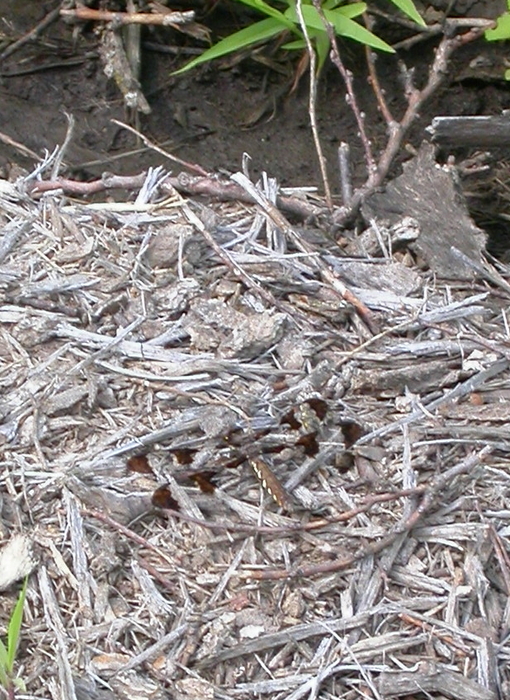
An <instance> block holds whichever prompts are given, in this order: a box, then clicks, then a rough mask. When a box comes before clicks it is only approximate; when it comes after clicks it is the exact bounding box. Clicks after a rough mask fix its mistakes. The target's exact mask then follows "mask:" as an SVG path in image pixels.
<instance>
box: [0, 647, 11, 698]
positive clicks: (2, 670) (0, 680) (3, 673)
mask: <svg viewBox="0 0 510 700" xmlns="http://www.w3.org/2000/svg"><path fill="white" fill-rule="evenodd" d="M7 659H8V654H7V649H6V647H5V644H4V643H3V642H2V640H1V639H0V685H3V687H4V688H7V687H8V685H9V674H8V672H7Z"/></svg>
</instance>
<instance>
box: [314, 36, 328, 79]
mask: <svg viewBox="0 0 510 700" xmlns="http://www.w3.org/2000/svg"><path fill="white" fill-rule="evenodd" d="M330 48H331V42H330V41H329V37H328V35H327V34H326V32H321V33H320V34H319V36H318V37H317V39H316V40H315V51H316V52H317V73H320V72H321V69H322V67H323V65H324V63H325V62H326V59H327V57H328V54H329V50H330Z"/></svg>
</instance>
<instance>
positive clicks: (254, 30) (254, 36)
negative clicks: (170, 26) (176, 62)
mask: <svg viewBox="0 0 510 700" xmlns="http://www.w3.org/2000/svg"><path fill="white" fill-rule="evenodd" d="M286 29H287V27H286V25H284V24H282V23H281V22H280V21H279V20H277V19H274V18H273V17H269V18H268V19H263V20H261V21H260V22H255V24H251V25H250V26H249V27H245V29H241V30H240V31H238V32H235V33H234V34H231V35H230V36H227V37H226V38H225V39H222V40H221V41H219V42H218V43H217V44H215V45H214V46H211V48H210V49H207V50H206V51H204V53H203V54H201V55H200V56H198V57H197V58H194V59H193V60H192V61H190V62H189V63H187V64H186V65H185V66H183V67H182V68H179V70H176V71H174V72H173V73H172V75H179V74H180V73H184V72H185V71H188V70H191V69H192V68H195V66H198V65H200V64H201V63H206V62H207V61H212V60H213V59H214V58H219V57H220V56H226V55H227V54H229V53H235V52H236V51H239V50H240V49H244V48H245V47H246V46H250V45H251V44H258V43H259V42H261V41H267V39H271V38H272V37H273V36H276V34H281V32H283V31H285V30H286Z"/></svg>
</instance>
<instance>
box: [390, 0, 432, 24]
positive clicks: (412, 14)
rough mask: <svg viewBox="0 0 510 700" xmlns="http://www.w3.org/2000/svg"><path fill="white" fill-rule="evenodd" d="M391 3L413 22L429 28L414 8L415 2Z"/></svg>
mask: <svg viewBox="0 0 510 700" xmlns="http://www.w3.org/2000/svg"><path fill="white" fill-rule="evenodd" d="M391 2H392V3H393V4H394V5H395V6H396V7H398V9H399V10H401V11H402V12H403V13H404V14H405V15H407V16H408V17H409V18H410V19H412V20H413V22H416V24H419V25H420V26H421V27H426V26H427V23H426V22H425V20H424V19H423V17H422V16H421V15H420V13H419V12H418V10H417V9H416V7H415V6H414V2H413V0H391Z"/></svg>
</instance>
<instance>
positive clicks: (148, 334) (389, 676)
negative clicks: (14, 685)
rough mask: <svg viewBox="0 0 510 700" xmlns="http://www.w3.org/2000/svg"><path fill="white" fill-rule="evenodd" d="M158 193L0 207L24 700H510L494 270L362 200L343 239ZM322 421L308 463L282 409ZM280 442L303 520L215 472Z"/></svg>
mask: <svg viewBox="0 0 510 700" xmlns="http://www.w3.org/2000/svg"><path fill="white" fill-rule="evenodd" d="M429 155H430V154H429V153H428V152H425V153H421V154H420V155H419V156H418V159H416V160H414V161H412V164H411V165H409V166H408V167H409V168H410V169H411V171H412V172H411V173H409V172H408V175H409V174H410V175H411V176H412V178H416V177H418V175H419V173H418V175H417V171H420V169H421V170H423V169H424V168H425V165H424V163H425V162H426V160H427V158H429ZM420 158H421V160H420ZM428 167H429V168H433V169H435V172H436V175H437V176H438V177H440V178H445V177H446V178H447V179H448V178H449V177H450V176H448V177H447V176H445V175H444V172H445V170H444V169H440V168H438V167H436V166H435V165H434V166H432V165H431V164H430V163H429V166H428ZM429 174H430V171H428V173H427V177H428V176H429ZM163 177H164V173H162V172H160V171H159V172H157V173H156V177H155V173H151V174H150V176H149V177H148V179H147V182H146V186H144V187H143V188H142V190H141V191H140V193H139V194H138V196H137V197H136V199H134V201H132V202H131V203H121V202H117V201H102V202H101V201H96V202H95V203H87V202H86V201H84V200H83V201H79V200H71V199H68V198H67V197H65V196H63V195H62V194H59V193H58V192H57V193H50V194H47V195H45V196H42V197H36V196H31V195H30V190H31V185H33V182H32V183H31V184H30V181H29V179H28V178H27V179H25V180H19V181H18V182H17V183H14V184H12V183H7V182H4V183H3V186H2V191H1V199H0V212H1V221H2V223H1V225H2V237H1V240H0V289H1V293H2V303H1V306H0V386H1V395H0V441H1V442H0V444H1V491H0V494H1V518H0V527H1V537H2V539H3V541H4V544H5V548H4V549H3V550H2V551H1V552H0V585H1V587H2V589H3V591H4V592H3V593H1V594H0V621H1V626H2V629H4V628H6V626H7V624H8V619H9V615H10V611H11V610H12V607H13V605H14V602H15V599H16V596H17V587H16V585H13V584H14V583H15V579H20V578H21V577H23V576H25V575H26V574H27V572H29V571H30V572H31V575H30V577H29V586H28V599H27V603H26V606H25V622H24V626H23V631H22V644H21V648H20V651H19V656H18V662H19V667H18V668H19V671H20V674H21V676H22V677H23V679H24V681H25V684H26V687H27V693H28V694H27V695H23V697H34V698H35V697H37V698H55V699H57V698H58V699H59V700H60V699H61V698H66V699H67V698H69V699H71V700H74V699H75V698H78V700H84V699H85V698H97V699H102V698H103V699H104V700H108V699H110V698H119V699H120V700H124V699H128V698H129V699H130V700H133V699H135V698H136V699H140V700H146V699H147V700H148V699H151V700H159V699H163V698H176V699H178V700H204V699H212V698H217V699H218V700H227V699H234V698H235V699H237V698H240V699H243V698H251V697H259V698H268V699H269V698H271V699H278V700H299V699H300V698H323V699H324V700H329V699H333V698H345V699H346V700H349V699H351V698H352V699H353V700H354V699H357V698H374V699H380V698H399V697H401V698H407V699H408V700H410V699H415V700H419V699H421V698H452V699H454V700H475V699H476V700H497V699H498V698H500V699H504V698H509V697H510V674H509V672H508V659H509V654H510V645H509V637H508V632H509V627H510V606H509V603H508V592H509V590H510V567H509V552H508V550H509V546H508V536H509V532H510V529H509V528H510V523H509V520H510V509H509V507H508V499H507V493H508V491H507V489H509V488H510V474H509V470H508V457H507V456H508V452H509V449H510V434H509V430H508V422H509V417H510V409H509V406H510V401H509V400H510V370H509V366H510V347H509V329H508V322H507V308H508V299H509V290H510V287H509V286H508V283H507V282H506V277H508V273H509V268H508V267H507V266H504V265H501V264H499V263H497V262H494V261H493V262H494V264H490V263H489V262H486V261H485V259H484V257H483V254H482V253H483V235H482V234H481V232H480V231H476V230H472V229H473V227H472V224H471V223H470V222H469V223H468V224H466V226H467V229H466V231H465V232H464V235H465V246H466V248H465V249H463V240H462V232H459V227H458V226H457V228H456V230H455V232H454V235H455V240H454V241H453V242H452V241H451V240H449V238H448V235H449V233H448V221H447V219H446V218H445V219H443V220H444V227H442V228H441V221H438V220H437V217H436V219H435V220H434V227H433V230H432V229H431V228H430V227H428V228H427V226H426V222H427V221H428V219H427V212H426V211H425V212H420V211H419V210H417V209H416V208H413V207H411V209H410V215H409V216H407V217H406V216H405V211H403V213H402V215H401V216H397V215H395V207H389V209H391V212H392V214H391V216H390V217H388V216H385V215H384V212H383V213H381V210H380V208H379V209H378V208H377V201H376V200H375V199H373V200H372V201H371V202H368V203H367V204H366V205H365V207H366V210H365V211H364V216H365V218H366V220H367V222H368V227H367V228H366V231H365V232H364V233H363V234H362V235H361V236H354V235H352V236H351V235H348V234H347V233H345V234H342V235H341V236H340V237H339V238H338V240H335V238H334V237H333V236H328V235H327V234H326V233H324V231H322V230H321V229H320V227H319V228H317V227H313V226H312V225H308V224H307V225H302V224H300V225H293V224H291V223H289V222H288V221H286V220H285V219H284V217H283V215H280V217H281V218H280V219H278V216H276V217H275V214H274V210H273V209H271V206H270V205H269V204H268V208H265V207H264V203H270V201H271V200H272V199H273V200H274V193H275V183H272V182H271V181H270V180H269V179H267V180H266V181H265V182H264V183H263V185H260V186H258V189H257V192H258V193H259V195H257V194H256V193H255V194H254V196H259V199H260V201H259V202H258V204H246V203H241V202H230V203H218V202H211V201H207V200H205V199H200V198H195V199H193V198H184V197H182V196H180V195H178V194H177V193H176V192H175V191H172V190H171V189H167V190H166V191H165V193H164V194H162V191H161V188H160V187H159V185H160V183H161V178H163ZM401 177H404V176H401ZM238 182H240V183H241V184H242V185H244V186H246V187H248V189H249V187H250V185H249V184H247V182H246V181H245V179H243V178H242V177H238ZM448 182H450V180H448ZM404 184H405V183H404ZM29 185H30V186H29ZM252 187H253V188H254V186H252ZM448 187H449V185H448V183H447V184H446V185H445V183H444V182H442V181H441V184H440V185H439V186H438V185H437V182H433V183H432V190H434V191H435V192H436V197H437V196H438V195H437V193H439V199H440V200H441V201H446V200H448V194H447V192H449V190H448ZM452 187H453V185H452ZM452 191H453V190H452ZM252 194H253V193H252ZM284 194H286V195H288V196H292V197H294V198H296V199H298V200H299V199H302V200H303V201H307V200H308V201H313V203H314V205H319V204H320V202H319V200H318V198H316V197H315V196H314V195H313V194H310V193H307V192H305V191H295V190H294V191H288V192H286V193H284ZM399 194H400V195H402V196H404V197H406V198H408V196H409V193H408V192H406V189H405V187H404V188H402V180H400V181H399V180H398V179H397V181H395V182H394V183H392V184H391V186H390V187H389V190H388V193H387V196H388V197H393V196H399ZM420 194H422V193H420V192H417V193H416V195H417V197H418V195H420ZM431 196H432V194H431ZM385 201H386V202H387V201H388V200H387V199H386V200H385ZM434 206H435V205H434ZM437 206H439V204H438V205H437ZM449 206H451V211H450V214H452V212H453V213H454V214H455V206H459V207H461V204H459V202H458V198H457V199H455V197H454V196H453V195H452V197H451V201H450V205H449ZM459 212H460V209H459V211H457V212H456V213H457V215H458V217H459V218H458V219H457V220H458V221H463V219H462V216H464V213H463V212H460V213H459ZM421 227H424V230H425V234H424V241H423V242H422V243H420V244H419V242H420V235H421ZM454 228H455V227H454V226H452V230H453V229H454ZM434 235H435V238H433V236H434ZM477 237H478V238H477ZM474 241H478V242H477V243H475V242H474ZM413 246H414V247H413ZM219 255H221V257H219ZM427 255H428V256H429V257H428V258H427ZM441 256H443V257H441ZM438 260H439V262H438ZM455 260H457V261H459V263H458V264H459V270H461V273H459V275H458V276H456V275H455V271H454V269H453V268H452V265H453V266H454V263H455ZM445 261H446V262H445ZM452 261H453V262H452ZM436 265H437V268H436V269H435V266H436ZM448 265H450V268H448ZM445 266H446V267H445ZM448 269H450V270H451V272H452V274H451V275H450V278H449V279H445V277H444V275H445V270H448ZM343 285H346V287H347V289H348V290H349V291H350V292H351V293H352V295H353V298H355V299H357V300H360V302H361V304H362V305H366V306H367V307H368V309H369V310H370V323H368V325H367V319H366V318H363V315H362V314H360V313H359V309H356V308H355V305H354V306H353V304H352V303H350V302H349V301H345V299H346V298H349V296H348V295H347V296H346V295H345V294H344V292H345V289H344V287H343ZM369 325H372V327H371V328H369V327H368V326H369ZM313 400H320V401H325V402H326V404H327V412H326V414H325V415H324V416H323V420H322V421H321V426H320V428H318V430H317V440H318V447H319V450H318V452H316V454H309V455H306V454H304V453H303V449H302V448H300V447H299V446H293V445H292V444H291V437H292V430H291V429H290V428H289V427H288V426H286V427H284V426H283V424H282V417H284V416H285V415H287V414H288V413H289V411H293V410H295V407H296V406H299V405H302V404H303V402H306V401H309V402H310V404H311V403H312V401H313ZM314 430H315V428H314ZM352 430H354V431H357V434H356V435H355V437H354V439H351V438H349V437H348V433H349V431H351V432H352ZM229 435H230V436H234V437H235V440H236V442H235V445H234V448H233V447H232V445H229V444H227V442H226V437H227V436H229ZM271 440H273V441H275V442H276V441H277V440H287V441H288V445H287V444H286V445H285V448H284V449H283V450H282V451H280V452H276V451H275V452H273V453H271V452H270V451H269V450H267V453H268V454H267V456H264V460H266V463H267V464H268V465H269V466H270V467H271V468H272V470H273V474H274V475H275V476H276V478H277V479H278V481H279V483H280V484H281V485H282V486H283V487H285V490H286V493H287V494H288V498H289V503H291V502H292V507H288V508H283V509H282V508H280V507H279V506H278V504H277V503H275V501H274V500H273V498H271V495H270V494H268V492H267V490H265V489H264V488H263V486H262V484H261V482H260V481H259V480H258V479H257V477H256V475H255V473H254V471H253V469H252V468H251V467H250V462H249V461H242V460H240V461H241V463H240V464H239V465H238V466H235V467H232V468H226V466H225V461H226V460H227V461H228V457H225V455H226V454H230V452H231V450H232V449H234V451H235V452H237V453H238V452H239V451H242V450H243V449H245V450H247V451H248V452H249V451H250V450H251V451H252V452H253V451H254V450H256V449H257V446H258V445H260V447H261V449H263V448H264V447H265V448H267V446H268V444H270V441H271ZM297 442H299V440H298V441H297ZM351 443H353V444H351ZM185 451H187V453H188V454H193V460H194V461H193V465H192V467H191V466H190V465H187V466H186V467H183V466H182V465H181V464H179V463H178V460H177V459H176V457H177V456H178V455H179V454H182V453H184V452H185ZM133 456H139V457H140V456H143V457H146V458H147V460H148V463H149V465H150V470H151V473H148V474H140V473H138V472H133V471H130V470H129V469H128V468H127V464H128V461H129V459H130V458H132V457H133ZM230 456H231V455H230ZM191 468H192V469H194V470H195V471H200V470H203V471H205V470H211V469H213V470H215V474H214V484H215V488H214V491H212V492H208V490H207V489H206V490H205V491H204V490H201V489H200V488H198V486H197V485H196V484H195V483H193V482H190V481H189V480H188V481H186V480H184V479H181V476H182V473H183V470H185V469H187V470H188V471H189V470H190V469H191ZM160 487H168V489H169V490H170V491H171V493H172V497H173V498H174V499H175V504H176V505H175V507H178V508H179V510H178V512H177V513H175V512H173V511H169V510H166V509H164V508H160V507H157V506H155V505H154V504H153V501H152V496H153V494H154V492H155V490H156V489H158V488H160ZM9 548H10V550H9ZM13 552H15V554H14V555H13ZM13 556H14V559H15V563H13ZM13 568H14V569H15V571H14V572H13Z"/></svg>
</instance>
